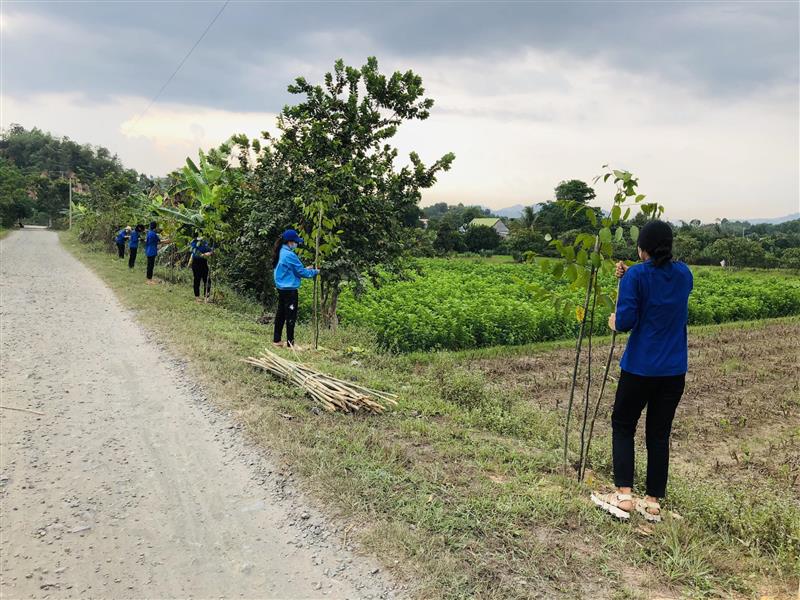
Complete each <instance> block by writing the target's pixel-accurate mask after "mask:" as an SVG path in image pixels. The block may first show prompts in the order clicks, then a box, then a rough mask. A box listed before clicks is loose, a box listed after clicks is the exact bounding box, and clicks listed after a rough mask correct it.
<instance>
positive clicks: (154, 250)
mask: <svg viewBox="0 0 800 600" xmlns="http://www.w3.org/2000/svg"><path fill="white" fill-rule="evenodd" d="M157 226H158V225H157V224H156V222H155V221H151V223H150V230H149V231H148V232H147V237H146V238H145V240H144V255H145V256H146V257H147V283H148V284H150V285H152V284H154V283H155V281H153V269H154V268H155V266H156V256H158V244H159V242H160V241H161V237H160V236H159V235H158V233H156V227H157Z"/></svg>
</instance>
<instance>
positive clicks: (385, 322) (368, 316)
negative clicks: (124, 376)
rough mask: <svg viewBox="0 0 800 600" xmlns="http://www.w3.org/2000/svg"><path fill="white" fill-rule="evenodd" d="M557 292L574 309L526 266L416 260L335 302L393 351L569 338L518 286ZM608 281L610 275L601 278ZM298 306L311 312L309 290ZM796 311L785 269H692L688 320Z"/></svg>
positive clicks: (557, 317) (563, 321)
mask: <svg viewBox="0 0 800 600" xmlns="http://www.w3.org/2000/svg"><path fill="white" fill-rule="evenodd" d="M529 283H535V284H538V285H540V286H542V287H545V288H547V289H551V290H553V289H555V290H559V296H561V297H566V298H569V299H570V301H571V303H574V304H575V305H576V306H577V305H578V304H579V303H580V302H581V300H582V298H580V296H581V294H582V292H581V291H580V290H576V289H573V288H570V287H569V286H567V284H566V283H564V282H562V281H558V280H556V279H554V278H553V276H552V275H549V274H546V273H543V272H542V270H541V269H540V268H539V267H538V266H536V265H532V264H497V263H488V262H485V261H482V260H479V259H475V260H469V259H466V260H465V259H452V260H448V259H423V260H420V261H419V272H418V273H413V274H411V275H409V276H408V277H407V278H403V279H399V278H388V279H387V280H386V281H385V282H384V283H383V284H381V285H380V286H379V287H374V286H369V287H368V288H367V290H366V292H365V293H364V294H363V295H362V296H360V297H358V298H356V297H355V296H354V295H353V293H352V292H347V293H345V294H343V296H342V298H341V299H340V305H339V306H340V309H339V314H340V318H341V322H342V323H343V324H349V325H356V326H359V327H364V328H367V329H369V330H370V331H372V332H373V333H374V334H375V335H376V336H377V338H378V341H379V343H380V344H381V345H382V346H384V347H386V348H389V349H392V350H396V351H403V352H406V351H413V350H431V349H448V350H456V349H463V348H474V347H480V346H494V345H513V344H526V343H532V342H541V341H547V340H557V339H565V338H569V337H574V336H575V335H576V333H577V329H578V327H579V322H578V319H577V318H576V316H575V315H574V314H571V315H568V316H564V315H563V314H559V313H558V312H557V311H556V308H555V306H553V302H552V301H548V300H540V299H536V298H534V296H533V294H532V293H531V292H530V291H529V290H528V289H527V286H526V284H529ZM606 283H608V284H610V285H613V281H611V280H610V279H609V280H608V281H607V282H606ZM303 296H304V301H305V303H306V305H305V306H304V307H303V308H302V309H301V310H302V311H303V312H304V313H305V315H309V314H311V307H310V304H307V303H308V302H309V300H310V294H309V293H306V294H304V295H303ZM608 313H609V309H608V308H606V307H601V306H598V307H597V315H596V319H595V330H596V331H598V332H602V331H605V330H606V320H607V317H608ZM796 314H800V277H798V276H794V275H792V274H788V273H778V274H769V275H765V274H761V273H758V272H750V271H740V272H736V271H722V270H720V269H708V268H699V269H696V270H695V286H694V292H693V293H692V296H691V299H690V302H689V322H690V324H708V323H722V322H726V321H741V320H750V319H760V318H767V317H781V316H788V315H796Z"/></svg>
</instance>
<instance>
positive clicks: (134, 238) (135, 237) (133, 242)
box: [128, 229, 139, 248]
mask: <svg viewBox="0 0 800 600" xmlns="http://www.w3.org/2000/svg"><path fill="white" fill-rule="evenodd" d="M128 247H129V248H138V247H139V232H138V231H136V230H135V229H134V230H133V231H131V239H130V240H128Z"/></svg>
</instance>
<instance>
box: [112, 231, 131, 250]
mask: <svg viewBox="0 0 800 600" xmlns="http://www.w3.org/2000/svg"><path fill="white" fill-rule="evenodd" d="M130 232H131V226H130V225H128V226H127V227H123V228H122V229H120V230H119V231H118V232H117V236H116V237H115V238H114V241H115V242H116V243H117V253H118V255H119V257H120V258H125V238H126V237H128V234H129V233H130Z"/></svg>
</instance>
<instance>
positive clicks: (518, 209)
mask: <svg viewBox="0 0 800 600" xmlns="http://www.w3.org/2000/svg"><path fill="white" fill-rule="evenodd" d="M523 208H525V207H524V206H523V205H522V204H515V205H514V206H508V207H506V208H501V209H498V210H493V211H492V212H493V213H494V214H496V215H497V216H498V217H508V218H509V219H519V218H520V217H521V216H522V209H523Z"/></svg>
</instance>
